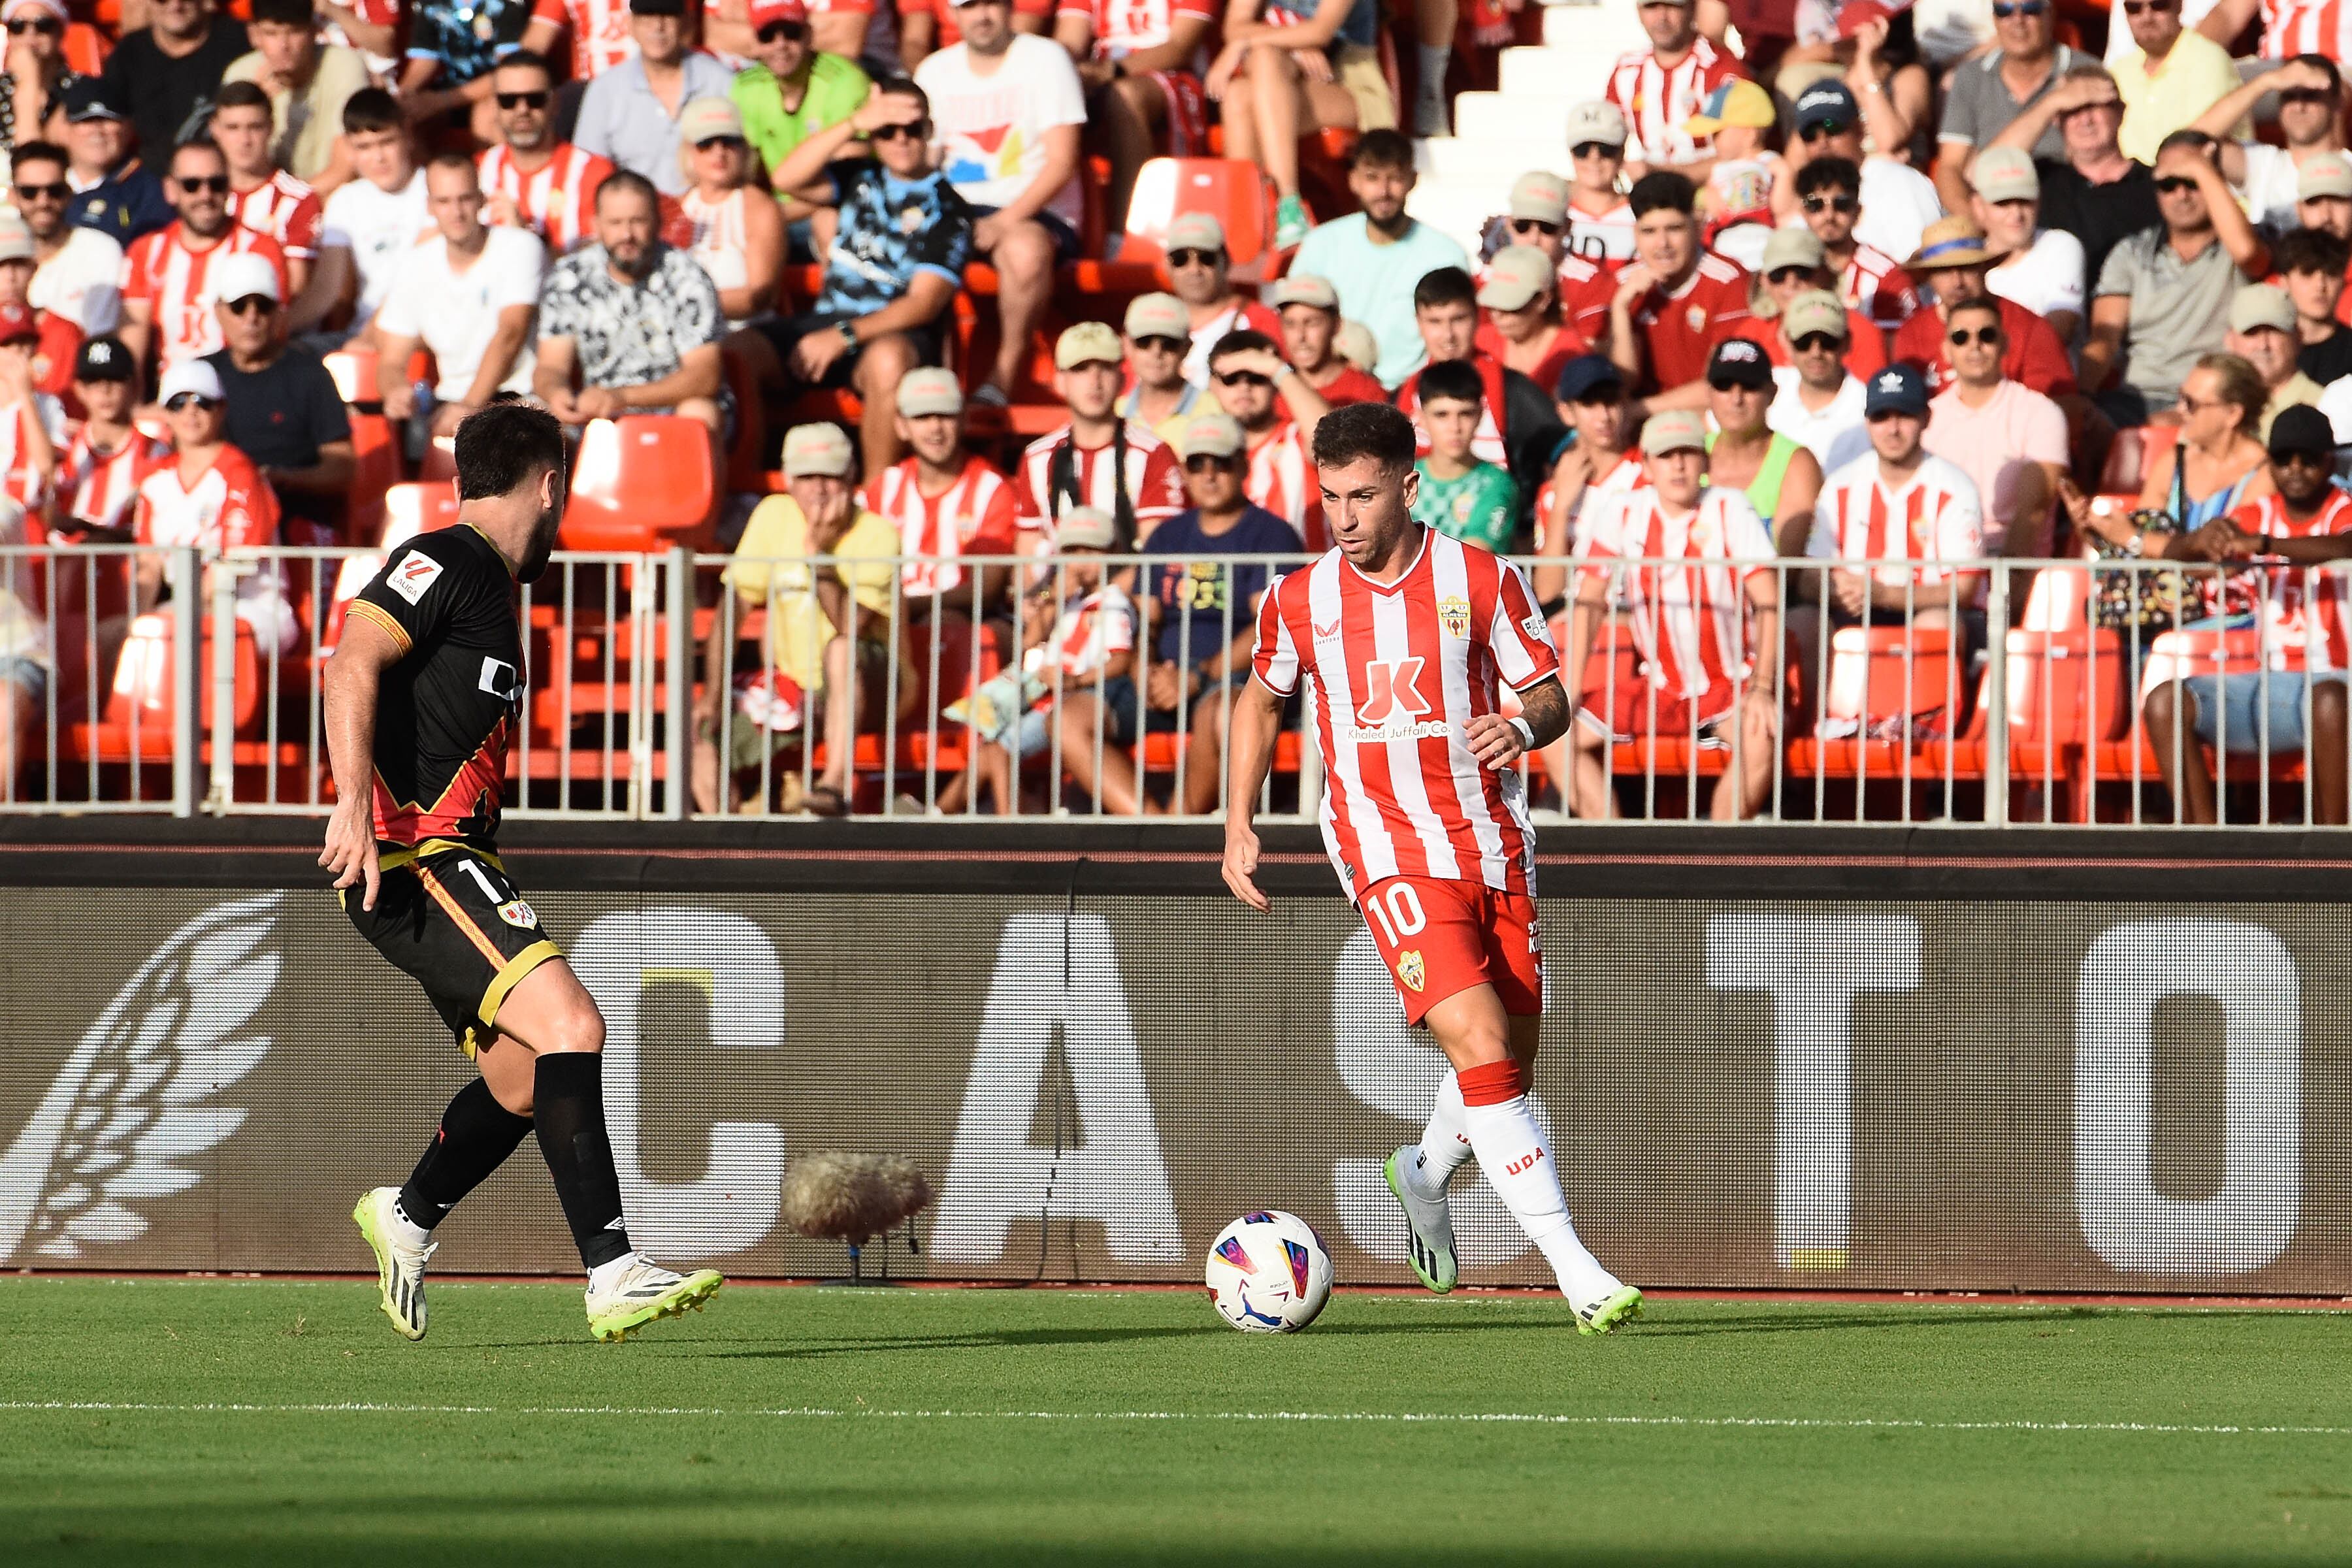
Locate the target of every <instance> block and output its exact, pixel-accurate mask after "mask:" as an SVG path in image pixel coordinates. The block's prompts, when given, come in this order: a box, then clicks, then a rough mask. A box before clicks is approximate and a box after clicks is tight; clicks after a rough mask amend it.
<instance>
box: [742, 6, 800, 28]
mask: <svg viewBox="0 0 2352 1568" xmlns="http://www.w3.org/2000/svg"><path fill="white" fill-rule="evenodd" d="M807 20H808V6H807V5H803V3H802V0H751V31H753V32H755V33H756V32H758V31H759V30H760V29H761V28H762V27H764V26H767V25H768V24H769V23H771V22H805V21H807Z"/></svg>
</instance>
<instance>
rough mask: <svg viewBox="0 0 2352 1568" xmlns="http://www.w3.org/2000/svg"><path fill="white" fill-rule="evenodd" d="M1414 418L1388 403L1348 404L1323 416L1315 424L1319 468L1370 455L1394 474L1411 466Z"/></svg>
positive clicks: (1340, 465) (1341, 465) (1342, 466)
mask: <svg viewBox="0 0 2352 1568" xmlns="http://www.w3.org/2000/svg"><path fill="white" fill-rule="evenodd" d="M1416 444H1417V442H1416V437H1414V435H1413V429H1412V420H1410V419H1408V418H1406V417H1405V416H1403V415H1402V414H1400V413H1398V412H1397V411H1396V409H1395V408H1394V407H1393V406H1391V405H1389V404H1386V403H1349V404H1345V405H1341V406H1340V407H1338V408H1334V409H1333V410H1331V412H1330V413H1328V414H1326V415H1325V416H1323V418H1322V420H1321V422H1320V423H1318V425H1317V426H1315V463H1316V466H1317V467H1318V468H1346V467H1347V466H1348V465H1349V464H1350V463H1352V462H1354V461H1355V460H1356V459H1357V458H1372V459H1374V460H1375V461H1377V462H1378V463H1379V464H1380V465H1381V468H1383V469H1385V470H1387V471H1388V472H1390V473H1392V474H1401V473H1402V472H1404V470H1405V469H1407V468H1411V467H1412V458H1413V451H1414V447H1415V446H1416Z"/></svg>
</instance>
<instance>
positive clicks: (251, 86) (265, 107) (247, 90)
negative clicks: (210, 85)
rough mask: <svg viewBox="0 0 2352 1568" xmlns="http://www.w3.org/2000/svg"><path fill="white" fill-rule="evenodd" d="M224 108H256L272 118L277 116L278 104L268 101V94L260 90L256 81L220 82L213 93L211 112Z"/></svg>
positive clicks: (217, 111) (259, 85)
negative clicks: (216, 90) (217, 89)
mask: <svg viewBox="0 0 2352 1568" xmlns="http://www.w3.org/2000/svg"><path fill="white" fill-rule="evenodd" d="M224 109H257V110H261V111H262V112H263V113H264V114H267V115H268V116H269V117H270V118H271V119H272V120H275V119H276V118H277V117H278V106H277V105H276V104H274V103H272V102H270V101H269V95H268V93H266V92H264V91H262V90H261V84H260V83H259V82H257V81H225V82H223V83H221V85H220V90H219V91H218V92H216V93H215V94H213V112H214V113H215V114H217V113H219V112H220V111H221V110H224Z"/></svg>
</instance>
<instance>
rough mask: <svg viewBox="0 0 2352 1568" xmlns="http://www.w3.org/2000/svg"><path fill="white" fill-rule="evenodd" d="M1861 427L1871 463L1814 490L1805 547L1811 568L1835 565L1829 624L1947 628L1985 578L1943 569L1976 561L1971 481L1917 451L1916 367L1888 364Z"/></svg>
mask: <svg viewBox="0 0 2352 1568" xmlns="http://www.w3.org/2000/svg"><path fill="white" fill-rule="evenodd" d="M1863 417H1864V419H1865V420H1867V421H1868V422H1869V425H1870V446H1871V451H1870V455H1869V456H1868V457H1864V458H1855V459H1854V460H1853V462H1851V463H1848V464H1847V465H1846V466H1845V467H1844V468H1840V469H1838V470H1837V472H1835V473H1833V474H1832V475H1830V476H1829V478H1828V479H1824V480H1823V481H1822V497H1821V501H1820V503H1819V504H1818V505H1817V506H1816V507H1815V508H1814V510H1813V532H1812V538H1811V542H1809V543H1808V545H1807V547H1806V553H1807V554H1809V555H1811V556H1812V557H1813V558H1814V559H1816V560H1821V561H1832V562H1836V563H1839V564H1838V565H1837V566H1836V567H1835V568H1834V569H1832V572H1831V573H1830V600H1831V615H1832V618H1833V619H1835V620H1838V621H1841V622H1843V623H1853V622H1859V621H1864V620H1865V619H1866V620H1868V621H1870V622H1872V623H1874V624H1876V625H1879V626H1894V625H1899V624H1901V623H1903V622H1905V621H1908V622H1909V623H1910V624H1911V625H1913V626H1949V625H1950V624H1951V623H1952V619H1953V616H1954V613H1955V612H1956V611H1957V610H1958V608H1959V607H1960V606H1963V605H1969V604H1972V603H1973V602H1974V601H1975V598H1976V588H1977V586H1978V584H1979V582H1980V580H1981V579H1982V578H1983V576H1984V574H1983V573H1982V572H1981V571H1974V572H1970V571H1958V570H1956V569H1954V568H1953V567H1952V566H1951V565H1949V564H1948V563H1952V562H1960V561H1972V560H1975V559H1976V558H1977V557H1979V556H1980V555H1982V554H1983V553H1984V509H1983V507H1982V505H1981V503H1980V502H1979V499H1978V496H1977V487H1976V481H1974V480H1973V479H1969V476H1968V475H1967V474H1966V473H1965V472H1963V471H1962V470H1961V469H1960V468H1959V467H1958V465H1957V464H1953V463H1948V462H1947V461H1945V460H1944V459H1943V458H1938V457H1937V456H1935V455H1934V454H1933V453H1931V452H1929V451H1928V450H1927V447H1926V446H1925V445H1924V444H1923V440H1924V437H1926V435H1927V418H1928V399H1927V377H1926V376H1924V375H1922V374H1920V373H1919V370H1918V368H1917V367H1916V366H1915V365H1909V364H1891V365H1888V366H1887V367H1886V368H1885V370H1882V371H1880V372H1879V373H1878V374H1876V375H1875V376H1873V377H1872V378H1871V380H1870V384H1869V386H1868V388H1867V389H1866V390H1865V392H1864V402H1863ZM1871 562H1876V563H1879V564H1877V565H1874V566H1871V565H1865V563H1871ZM1890 563H1891V564H1890ZM1906 563H1911V564H1906Z"/></svg>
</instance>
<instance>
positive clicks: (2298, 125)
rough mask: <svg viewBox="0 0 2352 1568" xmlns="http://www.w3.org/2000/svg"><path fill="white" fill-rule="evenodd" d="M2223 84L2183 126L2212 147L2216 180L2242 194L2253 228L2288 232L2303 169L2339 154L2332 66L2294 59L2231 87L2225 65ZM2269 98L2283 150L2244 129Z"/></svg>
mask: <svg viewBox="0 0 2352 1568" xmlns="http://www.w3.org/2000/svg"><path fill="white" fill-rule="evenodd" d="M2184 37H2200V35H2199V34H2195V33H2190V34H2186V35H2184ZM2205 41H2206V42H2209V43H2210V41H2211V40H2210V39H2207V40H2205ZM2231 83H2232V90H2231V92H2230V93H2229V94H2228V95H2227V96H2225V97H2223V98H2221V99H2219V100H2215V102H2214V103H2213V105H2212V107H2211V108H2210V109H2208V110H2205V112H2204V113H2203V114H2202V115H2200V116H2199V117H2198V119H2197V120H2196V121H2193V122H2192V123H2191V129H2194V130H2198V131H2202V132H2205V134H2206V135H2208V136H2210V137H2212V138H2213V139H2214V141H2215V142H2216V143H2217V144H2218V146H2219V149H2220V151H2219V153H2218V154H2217V155H2218V157H2219V160H2220V162H2221V174H2222V177H2223V178H2225V179H2227V180H2228V181H2229V182H2230V184H2231V185H2232V186H2233V187H2235V188H2236V189H2237V190H2239V191H2241V192H2242V193H2244V195H2245V198H2246V216H2248V217H2250V218H2252V219H2253V220H2254V224H2255V226H2257V227H2260V228H2268V229H2287V228H2293V227H2294V225H2295V203H2296V201H2297V199H2298V196H2297V192H2296V189H2295V186H2296V184H2297V182H2298V181H2299V180H2300V179H2301V177H2302V173H2303V166H2304V164H2305V163H2309V162H2310V161H2311V160H2312V159H2314V158H2316V157H2320V156H2322V155H2323V154H2326V153H2341V152H2343V151H2344V79H2343V77H2342V76H2341V75H2340V74H2338V72H2337V70H2336V62H2335V61H2334V60H2331V59H2329V58H2327V57H2326V55H2297V56H2295V57H2294V58H2293V59H2291V60H2289V61H2287V62H2286V63H2285V64H2284V65H2282V66H2279V67H2276V68H2273V69H2271V70H2266V71H2263V72H2262V73H2261V74H2260V75H2258V76H2255V77H2253V78H2252V79H2249V80H2247V81H2246V82H2245V83H2243V84H2242V85H2238V83H2237V77H2236V73H2235V68H2232V70H2231ZM2273 93H2275V94H2276V95H2277V96H2278V128H2279V133H2280V134H2281V135H2282V136H2283V137H2284V138H2285V141H2286V145H2285V146H2284V147H2274V146H2272V145H2271V144H2270V143H2269V142H2258V141H2255V140H2254V139H2253V136H2252V130H2251V127H2250V124H2249V121H2250V120H2251V118H2252V114H2253V112H2254V108H2255V106H2256V105H2257V104H2259V103H2261V102H2262V101H2263V100H2264V99H2265V98H2268V97H2270V96H2271V95H2272V94H2273Z"/></svg>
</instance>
